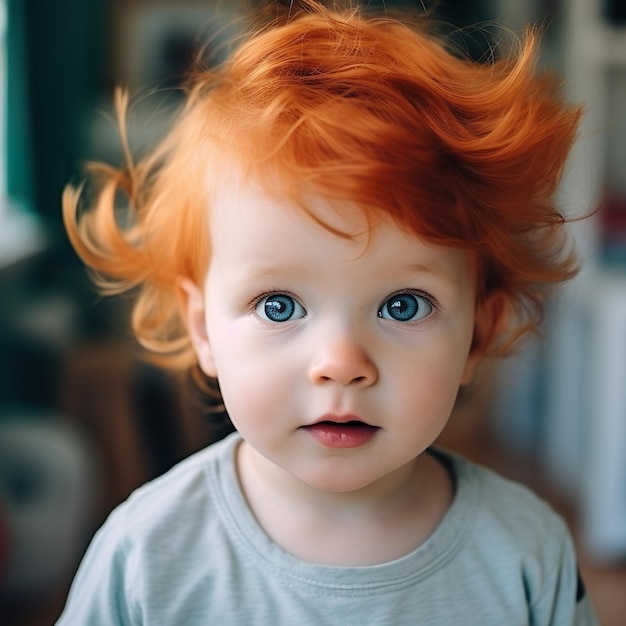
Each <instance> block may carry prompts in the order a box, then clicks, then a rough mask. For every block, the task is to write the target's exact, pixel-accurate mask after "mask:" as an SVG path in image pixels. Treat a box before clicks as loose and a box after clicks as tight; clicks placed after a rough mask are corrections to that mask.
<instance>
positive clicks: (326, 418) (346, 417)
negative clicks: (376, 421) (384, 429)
mask: <svg viewBox="0 0 626 626" xmlns="http://www.w3.org/2000/svg"><path fill="white" fill-rule="evenodd" d="M324 422H332V423H333V424H349V423H359V424H365V425H366V426H371V424H368V423H367V422H365V421H363V420H362V419H361V418H360V417H359V416H358V415H354V414H353V413H341V414H337V413H326V414H325V415H322V416H321V417H320V418H319V419H317V420H315V421H314V422H313V423H311V424H308V426H314V425H315V424H322V423H324Z"/></svg>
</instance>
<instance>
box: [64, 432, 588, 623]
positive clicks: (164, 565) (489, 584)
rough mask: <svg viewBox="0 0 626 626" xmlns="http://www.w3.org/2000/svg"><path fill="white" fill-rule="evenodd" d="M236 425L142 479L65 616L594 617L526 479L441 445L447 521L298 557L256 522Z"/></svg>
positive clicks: (564, 536) (116, 619)
mask: <svg viewBox="0 0 626 626" xmlns="http://www.w3.org/2000/svg"><path fill="white" fill-rule="evenodd" d="M239 441H240V437H239V435H238V434H236V433H235V434H233V435H231V436H229V437H228V438H226V439H225V440H224V441H222V442H220V443H217V444H215V445H213V446H210V447H209V448H207V449H205V450H202V451H201V452H199V453H196V454H195V455H193V456H191V457H190V458H188V459H186V460H185V461H183V462H182V463H180V464H179V465H177V466H176V467H175V468H173V469H172V470H170V471H169V472H168V473H167V474H165V475H164V476H162V477H160V478H158V479H156V480H154V481H152V482H151V483H148V484H147V485H145V486H143V487H141V488H140V489H138V490H137V491H136V492H135V493H134V494H133V495H132V496H131V497H130V498H129V499H128V500H127V501H126V502H125V503H123V504H122V505H120V506H119V507H118V508H117V509H116V510H115V511H114V512H113V513H112V514H111V515H110V517H109V519H108V520H107V522H106V523H105V524H104V526H103V527H102V528H101V529H100V530H99V531H98V533H97V535H96V536H95V538H94V540H93V541H92V544H91V546H90V548H89V550H88V551H87V554H86V555H85V558H84V560H83V562H82V564H81V566H80V568H79V571H78V574H77V576H76V578H75V580H74V583H73V585H72V589H71V591H70V595H69V598H68V603H67V606H66V608H65V611H64V613H63V615H62V616H61V618H60V621H59V622H58V624H60V625H63V626H79V625H89V626H98V625H107V626H109V625H115V626H118V625H119V626H122V625H124V624H149V625H158V624H163V625H165V626H172V625H179V624H180V625H184V626H194V625H200V624H202V625H206V624H218V625H220V626H223V625H226V624H262V625H274V624H286V625H290V626H291V625H305V624H311V625H316V626H317V625H333V624H337V625H341V626H345V625H348V624H355V625H357V624H358V625H359V626H364V625H376V626H381V625H384V624H389V625H393V626H398V625H402V624H428V626H438V625H449V624H454V625H459V624H462V625H466V624H467V625H479V626H489V625H492V624H493V625H494V626H502V625H504V624H506V626H516V625H518V624H519V625H522V624H532V625H548V624H553V625H558V626H561V625H562V626H570V625H573V624H596V623H597V622H596V620H595V618H594V617H593V614H592V610H591V607H590V604H589V601H588V599H587V597H586V595H585V592H584V587H582V584H581V582H580V579H579V577H578V574H577V565H576V557H575V554H574V549H573V546H572V542H571V539H570V536H569V534H568V532H567V529H566V527H565V525H564V523H563V522H562V521H561V519H560V518H559V517H557V516H556V515H555V514H554V513H553V511H552V510H551V509H550V508H549V507H548V506H547V505H546V504H544V503H543V502H542V501H540V500H539V499H538V498H537V497H536V496H534V495H533V494H532V493H531V492H530V491H528V490H527V489H525V488H524V487H522V486H520V485H517V484H515V483H512V482H510V481H507V480H505V479H503V478H501V477H499V476H497V475H496V474H494V473H492V472H490V471H488V470H486V469H484V468H480V467H478V466H476V465H474V464H472V463H470V462H468V461H467V460H464V459H462V458H459V457H457V456H455V455H452V454H449V453H445V452H442V451H433V452H432V453H433V454H436V455H438V456H439V458H441V459H442V461H443V462H444V463H446V464H447V465H448V467H449V468H450V470H451V472H452V473H453V476H454V477H455V483H456V493H455V497H454V500H453V503H452V505H451V507H450V508H449V510H448V511H447V513H446V515H445V517H444V519H443V520H442V522H441V524H440V525H439V527H438V528H437V529H436V530H435V532H434V533H433V534H432V535H431V536H430V538H429V539H428V540H427V541H426V542H425V543H423V544H422V545H421V546H420V547H419V548H417V549H416V550H414V551H413V552H411V553H410V554H408V555H406V556H405V557H403V558H401V559H398V560H395V561H392V562H389V563H384V564H382V565H375V566H368V567H334V566H326V565H318V564H314V563H309V562H305V561H302V560H300V559H298V558H295V557H294V556H292V555H291V554H288V553H287V552H285V551H284V550H282V549H281V548H280V547H279V546H278V545H276V544H275V543H273V542H272V541H271V540H270V539H269V537H268V536H267V535H266V534H265V533H264V532H263V530H262V529H261V528H260V527H259V526H258V524H257V523H256V521H255V519H254V517H253V515H252V514H251V512H250V510H249V509H248V507H247V505H246V502H245V499H244V496H243V494H242V492H241V489H240V487H239V483H238V480H237V475H236V470H235V449H236V446H237V444H238V442H239Z"/></svg>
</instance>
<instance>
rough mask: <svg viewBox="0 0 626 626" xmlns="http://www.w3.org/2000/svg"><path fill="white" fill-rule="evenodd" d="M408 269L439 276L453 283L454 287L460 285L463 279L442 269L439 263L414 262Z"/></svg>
mask: <svg viewBox="0 0 626 626" xmlns="http://www.w3.org/2000/svg"><path fill="white" fill-rule="evenodd" d="M408 270H409V271H411V272H418V273H420V274H433V275H434V276H436V277H438V278H442V279H443V280H445V281H446V282H448V283H450V284H452V285H453V286H454V287H460V286H461V281H460V280H459V279H458V278H457V277H456V276H455V275H453V274H450V273H449V272H446V271H445V270H442V269H441V268H440V267H438V266H437V265H428V264H424V263H412V264H410V265H409V266H408Z"/></svg>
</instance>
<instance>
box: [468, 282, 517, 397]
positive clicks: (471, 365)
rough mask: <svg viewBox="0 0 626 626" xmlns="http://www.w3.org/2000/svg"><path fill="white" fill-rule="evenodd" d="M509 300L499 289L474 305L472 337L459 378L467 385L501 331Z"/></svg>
mask: <svg viewBox="0 0 626 626" xmlns="http://www.w3.org/2000/svg"><path fill="white" fill-rule="evenodd" d="M508 309H509V300H508V298H507V297H506V295H505V294H504V293H502V292H500V291H498V292H495V293H492V294H491V295H489V296H488V297H487V298H486V299H485V300H484V301H483V302H481V303H480V304H479V305H478V306H477V307H476V312H475V315H474V337H473V339H472V346H471V348H470V353H469V356H468V357H467V362H466V364H465V369H464V371H463V377H462V379H461V384H462V385H468V384H469V383H471V382H472V380H473V379H474V374H475V372H476V368H477V367H478V365H479V364H480V362H481V360H482V359H483V358H484V357H485V354H486V353H487V352H488V350H489V348H490V347H492V345H493V341H494V340H495V339H496V337H497V336H498V335H499V334H500V333H501V332H502V330H503V327H504V325H505V323H506V319H507V314H508Z"/></svg>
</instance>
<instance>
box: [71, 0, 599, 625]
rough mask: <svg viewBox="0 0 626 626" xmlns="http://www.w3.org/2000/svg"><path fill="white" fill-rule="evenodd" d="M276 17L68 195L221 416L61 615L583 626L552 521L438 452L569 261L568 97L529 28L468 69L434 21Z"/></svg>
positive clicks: (302, 12) (170, 356) (112, 271)
mask: <svg viewBox="0 0 626 626" xmlns="http://www.w3.org/2000/svg"><path fill="white" fill-rule="evenodd" d="M280 13H281V12H280V11H277V17H276V19H275V20H273V21H272V23H271V24H270V25H266V26H264V27H257V28H256V29H255V30H252V31H251V32H250V34H249V35H248V37H247V38H245V40H244V41H243V42H242V43H241V45H240V46H239V47H238V49H237V50H236V51H235V52H234V53H233V54H232V55H231V56H230V57H229V59H228V60H227V61H225V62H224V63H223V64H222V65H221V66H220V67H218V68H217V69H215V70H205V71H201V72H197V73H196V75H195V76H194V77H193V81H192V84H191V86H190V89H189V91H188V93H187V98H186V104H185V106H184V109H183V110H182V112H181V114H180V116H179V118H178V119H177V121H176V123H175V124H174V126H173V128H172V130H171V132H170V133H169V134H168V135H167V136H166V137H165V139H164V140H163V141H162V142H161V143H160V145H159V146H158V147H156V149H154V150H153V151H152V152H151V153H150V154H148V155H147V156H145V157H144V158H143V159H142V160H140V161H139V162H137V163H135V162H133V161H132V159H131V157H130V156H128V162H127V164H126V166H125V167H123V168H122V169H119V170H117V169H113V168H109V167H105V166H98V167H94V168H93V169H94V171H93V174H94V180H95V181H96V186H95V189H96V191H95V192H94V193H92V194H90V201H89V203H88V204H89V206H87V207H86V209H87V210H85V211H84V212H83V211H82V210H81V211H79V210H78V209H79V207H80V206H81V205H82V204H85V202H84V200H83V198H82V195H81V192H80V190H76V189H73V188H68V189H67V190H66V192H65V195H64V216H65V223H66V227H67V230H68V232H69V235H70V238H71V241H72V243H73V245H74V247H75V248H76V250H77V252H78V254H79V255H80V256H81V258H82V259H83V260H84V261H85V263H86V264H87V265H88V266H90V267H91V268H93V269H94V270H96V271H97V273H98V275H99V276H100V279H99V282H100V285H101V287H102V288H104V289H105V290H107V291H109V292H111V291H116V292H119V291H123V290H127V289H131V288H138V295H137V300H136V304H135V308H134V314H133V327H134V330H135V333H136V335H137V337H138V338H139V340H140V341H141V342H142V343H143V345H144V346H145V347H146V348H148V349H149V350H150V351H152V352H153V353H155V354H156V355H158V356H159V358H160V360H161V361H162V362H163V363H166V364H167V365H170V366H173V367H177V368H187V367H192V366H195V365H199V367H200V369H201V370H202V372H203V373H204V374H206V376H208V377H209V378H210V379H212V380H214V381H217V383H218V384H219V389H220V392H221V395H222V398H223V402H224V405H225V407H226V410H227V412H228V415H229V416H230V418H231V420H232V422H233V424H234V426H235V428H236V432H235V433H233V434H232V435H230V436H228V437H226V438H225V439H224V440H222V441H220V442H218V443H216V444H214V445H212V446H209V447H208V448H207V449H204V450H202V451H200V452H199V453H196V454H194V455H192V456H191V457H190V458H188V459H187V460H185V461H183V462H182V463H180V464H179V465H177V466H176V467H174V468H173V469H172V470H170V471H169V472H167V473H166V474H165V475H164V476H162V477H160V478H158V479H156V480H154V481H152V482H151V483H149V484H147V485H145V486H143V487H141V488H140V489H138V490H137V491H136V492H135V493H134V494H132V495H131V497H130V498H129V499H128V500H127V501H126V502H125V503H123V504H122V505H120V506H119V507H118V508H117V509H116V510H115V511H113V513H112V514H111V515H110V517H109V519H108V520H107V521H106V523H105V524H104V526H103V527H102V528H101V529H100V531H99V532H98V533H97V535H96V536H95V538H94V539H93V541H92V544H91V546H90V548H89V549H88V552H87V554H86V556H85V557H84V560H83V563H82V564H81V566H80V569H79V571H78V574H77V576H76V578H75V580H74V583H73V586H72V589H71V591H70V594H69V598H68V602H67V605H66V608H65V611H64V613H63V614H62V616H61V618H60V621H59V624H62V625H68V626H70V625H71V626H76V625H82V624H84V625H90V626H94V625H98V624H102V625H112V624H115V625H122V624H150V625H154V624H163V625H173V624H181V625H185V626H193V625H196V624H197V625H200V624H202V625H204V624H268V625H269V624H289V625H291V624H298V625H300V624H311V625H312V624H315V625H318V624H319V625H321V624H324V625H331V624H336V625H345V624H358V625H368V624H370V625H383V624H388V625H401V624H428V625H429V626H437V625H449V624H455V625H456V624H471V625H477V626H478V625H480V626H484V625H494V626H502V625H507V626H512V625H522V624H533V625H548V624H553V625H554V624H556V625H563V626H565V625H568V626H569V625H571V624H595V623H596V622H595V619H594V617H593V614H592V609H591V607H590V603H589V601H588V598H587V596H586V595H585V590H584V587H583V585H582V582H581V580H580V578H579V576H578V574H577V564H576V556H575V553H574V548H573V545H572V540H571V538H570V536H569V534H568V531H567V529H566V526H565V524H564V523H563V521H562V520H561V519H560V518H559V517H558V516H557V515H556V514H555V513H554V512H553V511H552V510H551V509H550V508H549V507H548V506H547V505H546V504H544V503H543V502H541V501H540V500H539V499H538V498H537V497H536V496H534V495H533V494H531V493H530V492H529V491H528V490H527V489H525V488H524V487H521V486H519V485H516V484H514V483H511V482H509V481H507V480H505V479H503V478H501V477H499V476H497V475H495V474H494V473H492V472H491V471H489V470H487V469H484V468H481V467H478V466H476V465H474V464H472V463H470V462H468V461H467V460H465V459H464V458H461V457H460V456H458V455H455V454H453V453H450V452H448V451H446V450H443V449H441V448H439V447H437V445H436V443H435V442H436V440H437V437H438V435H439V434H440V433H441V431H442V429H443V428H444V426H445V424H446V422H447V420H448V418H449V417H450V413H451V411H452V409H453V406H454V403H455V399H456V397H457V394H458V391H459V388H460V387H461V386H463V385H467V384H468V383H470V382H471V381H472V378H473V376H474V373H475V371H476V368H477V367H478V366H479V365H480V363H481V361H483V360H484V359H485V358H487V357H493V356H502V355H505V354H506V353H507V352H509V351H510V349H511V347H512V345H513V343H514V342H515V341H516V340H517V339H518V338H519V337H520V336H521V335H523V334H524V333H527V332H529V331H534V330H536V329H537V327H538V325H539V323H540V319H541V313H542V307H543V304H544V300H545V297H546V295H547V294H548V292H549V290H550V288H552V287H553V286H554V285H555V284H557V283H559V282H562V281H564V280H566V279H569V278H571V277H572V276H573V275H574V273H575V271H576V260H575V258H574V256H573V253H572V251H571V250H570V248H569V246H568V242H567V238H566V233H565V220H564V218H563V216H562V215H561V214H560V213H559V212H558V210H556V209H555V207H554V203H553V197H554V194H555V190H556V188H557V186H558V183H559V178H560V175H561V172H562V169H563V166H564V161H565V159H566V156H567V154H568V151H569V149H570V146H571V144H572V141H573V139H574V136H575V133H576V128H577V124H578V120H579V116H580V110H579V108H578V107H574V106H570V105H568V104H567V103H565V102H564V101H563V100H562V98H561V97H560V95H559V91H558V83H556V82H555V80H554V79H553V78H551V77H550V76H548V75H545V74H542V73H540V72H537V71H535V67H534V62H535V57H536V53H537V46H538V42H537V35H536V34H535V33H534V31H532V30H529V31H528V32H527V34H526V35H525V36H524V37H523V38H522V39H520V41H519V42H518V44H517V45H516V46H512V48H511V51H510V52H509V53H507V54H506V55H503V56H500V57H499V58H497V59H494V60H492V61H490V62H489V63H476V62H472V61H469V60H467V59H464V58H463V57H462V55H459V54H455V53H454V52H453V51H452V50H451V49H450V48H449V47H448V46H447V45H446V44H445V42H444V41H442V40H441V39H439V38H438V37H436V36H435V35H433V34H431V33H430V32H429V30H428V24H427V22H424V23H423V24H414V25H412V26H409V25H407V24H405V23H401V22H398V21H394V20H392V19H388V18H380V17H374V16H373V15H370V14H368V13H367V12H365V11H363V10H359V9H358V8H354V7H353V8H349V9H340V8H336V9H329V8H325V7H324V6H323V5H322V4H321V3H318V2H315V1H313V0H300V1H299V2H294V3H292V6H291V7H290V9H289V10H288V11H286V10H285V14H284V15H281V14H280ZM118 105H119V109H120V111H119V112H120V118H121V123H122V131H124V127H123V120H124V107H125V102H124V97H122V96H120V97H119V98H118ZM122 137H125V133H124V132H122ZM127 154H128V155H130V152H129V150H128V149H127ZM121 192H123V194H125V195H126V197H127V199H128V203H127V216H126V217H125V218H124V219H123V220H122V219H120V206H119V197H120V193H121Z"/></svg>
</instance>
